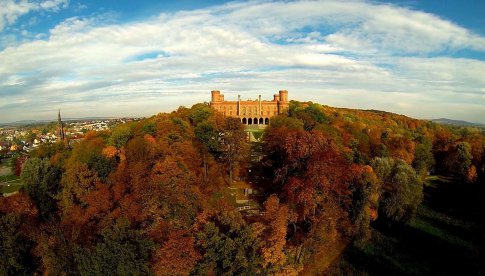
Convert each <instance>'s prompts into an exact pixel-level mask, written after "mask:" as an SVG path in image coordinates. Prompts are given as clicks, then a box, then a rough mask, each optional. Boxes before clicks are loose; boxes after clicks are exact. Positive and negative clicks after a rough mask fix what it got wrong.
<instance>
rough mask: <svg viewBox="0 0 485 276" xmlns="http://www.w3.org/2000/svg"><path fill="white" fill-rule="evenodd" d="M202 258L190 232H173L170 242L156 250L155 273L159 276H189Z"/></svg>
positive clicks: (169, 238)
mask: <svg viewBox="0 0 485 276" xmlns="http://www.w3.org/2000/svg"><path fill="white" fill-rule="evenodd" d="M200 258H201V255H200V254H199V252H197V251H196V249H195V239H194V237H192V236H191V235H190V233H189V232H188V231H184V230H175V231H171V232H170V234H169V236H168V240H167V241H166V242H165V243H164V244H163V246H162V247H160V248H159V249H158V250H156V253H155V257H154V259H155V261H154V271H155V273H156V274H157V275H189V274H190V273H191V272H192V271H193V270H194V268H195V265H196V264H197V261H198V260H199V259H200Z"/></svg>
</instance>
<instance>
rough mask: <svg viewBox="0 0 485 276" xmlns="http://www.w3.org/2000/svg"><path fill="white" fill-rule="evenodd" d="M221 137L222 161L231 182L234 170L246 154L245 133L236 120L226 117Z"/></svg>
mask: <svg viewBox="0 0 485 276" xmlns="http://www.w3.org/2000/svg"><path fill="white" fill-rule="evenodd" d="M221 136H222V137H221V140H222V159H223V160H224V162H225V163H226V168H227V170H228V172H229V181H230V182H232V178H233V171H234V168H235V167H236V166H237V165H238V163H239V162H240V161H241V160H243V159H244V158H245V156H246V154H247V150H248V145H247V142H246V131H245V130H244V126H243V124H241V122H240V121H239V119H238V118H232V117H227V118H226V121H225V124H224V128H223V130H222V134H221Z"/></svg>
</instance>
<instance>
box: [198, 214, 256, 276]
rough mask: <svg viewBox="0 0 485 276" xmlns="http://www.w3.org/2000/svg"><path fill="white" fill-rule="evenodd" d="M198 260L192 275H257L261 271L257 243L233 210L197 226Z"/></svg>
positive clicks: (216, 215)
mask: <svg viewBox="0 0 485 276" xmlns="http://www.w3.org/2000/svg"><path fill="white" fill-rule="evenodd" d="M196 240H197V246H198V248H199V250H200V251H201V252H202V260H201V261H200V262H199V263H198V264H197V266H196V270H195V274H196V275H258V274H260V273H261V269H262V258H261V255H260V253H259V248H260V244H259V242H258V240H256V237H255V235H254V234H253V232H252V229H251V227H250V226H248V225H247V224H246V223H245V222H244V221H243V219H242V217H241V215H240V214H239V213H238V212H237V211H223V212H220V213H218V214H215V215H213V216H212V217H211V218H210V219H209V221H205V222H203V223H201V224H199V225H197V239H196Z"/></svg>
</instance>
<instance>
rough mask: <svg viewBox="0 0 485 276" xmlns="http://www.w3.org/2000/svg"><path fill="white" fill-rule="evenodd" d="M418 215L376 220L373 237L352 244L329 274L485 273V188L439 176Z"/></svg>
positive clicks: (427, 190)
mask: <svg viewBox="0 0 485 276" xmlns="http://www.w3.org/2000/svg"><path fill="white" fill-rule="evenodd" d="M428 184H429V185H426V186H425V191H424V192H425V199H424V202H423V204H422V205H421V206H420V208H419V210H418V214H417V216H416V219H415V220H414V221H413V222H412V223H411V224H410V225H406V226H401V227H394V228H391V229H389V228H387V227H385V226H383V225H380V224H379V223H374V224H373V228H374V229H373V230H372V238H371V240H370V241H369V242H367V243H366V244H365V245H363V246H355V245H353V246H349V247H348V248H347V249H346V251H345V252H344V254H343V257H342V258H341V259H340V260H339V261H338V262H337V263H335V264H334V265H333V266H332V267H331V268H330V269H329V271H327V272H328V274H330V275H485V262H484V257H483V256H484V255H483V253H484V245H485V243H484V240H485V234H484V228H483V225H484V224H483V221H484V220H483V212H484V210H485V208H483V207H484V201H483V199H482V198H483V195H484V193H483V188H482V187H479V186H477V185H470V184H466V183H459V182H456V181H453V179H451V178H442V177H434V178H433V179H432V180H431V181H430V183H428Z"/></svg>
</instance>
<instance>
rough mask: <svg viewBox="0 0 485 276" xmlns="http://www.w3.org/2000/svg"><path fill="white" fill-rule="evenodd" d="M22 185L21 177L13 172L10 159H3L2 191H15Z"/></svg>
mask: <svg viewBox="0 0 485 276" xmlns="http://www.w3.org/2000/svg"><path fill="white" fill-rule="evenodd" d="M21 187H22V182H21V180H20V178H19V177H18V176H16V175H14V174H13V173H12V170H11V164H10V159H6V160H2V163H1V164H0V193H2V194H8V193H13V192H16V191H18V190H19V189H20V188H21Z"/></svg>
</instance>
